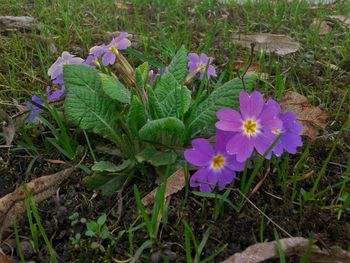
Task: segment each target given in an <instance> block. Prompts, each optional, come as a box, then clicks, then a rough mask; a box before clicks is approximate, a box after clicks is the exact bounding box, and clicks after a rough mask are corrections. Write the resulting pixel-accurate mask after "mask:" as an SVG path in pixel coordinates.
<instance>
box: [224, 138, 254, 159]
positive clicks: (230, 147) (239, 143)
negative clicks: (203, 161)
mask: <svg viewBox="0 0 350 263" xmlns="http://www.w3.org/2000/svg"><path fill="white" fill-rule="evenodd" d="M226 150H227V153H228V154H230V155H236V158H237V161H238V162H245V161H246V160H247V159H248V158H249V157H250V156H251V155H252V153H253V150H254V144H253V141H252V140H250V138H248V137H247V136H245V135H243V134H241V133H237V134H236V135H234V136H233V137H232V138H231V139H230V140H229V141H228V143H227V146H226Z"/></svg>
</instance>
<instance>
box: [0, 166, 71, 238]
mask: <svg viewBox="0 0 350 263" xmlns="http://www.w3.org/2000/svg"><path fill="white" fill-rule="evenodd" d="M74 169H75V167H71V168H67V169H65V170H62V171H60V172H58V173H55V174H51V175H46V176H42V177H39V178H37V179H34V180H33V181H31V182H29V183H27V184H26V185H27V189H28V191H29V193H31V194H32V195H33V198H34V200H35V202H37V203H39V202H41V201H44V200H46V199H47V198H49V197H50V196H52V195H53V194H54V193H56V191H57V189H58V187H59V186H60V184H61V183H62V182H63V180H65V179H66V178H67V177H68V176H69V175H70V174H71V173H72V172H73V171H74ZM24 200H25V191H24V186H20V187H19V188H18V189H16V190H15V191H13V192H12V193H9V194H7V195H5V196H4V197H2V198H1V199H0V238H1V234H2V233H3V231H4V230H5V229H7V228H8V227H9V226H11V224H12V221H13V220H14V219H15V218H17V217H19V216H20V215H21V214H22V213H23V212H24V211H25V205H24Z"/></svg>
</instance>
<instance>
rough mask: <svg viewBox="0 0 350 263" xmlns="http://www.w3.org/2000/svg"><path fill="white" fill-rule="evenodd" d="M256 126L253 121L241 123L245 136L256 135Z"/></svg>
mask: <svg viewBox="0 0 350 263" xmlns="http://www.w3.org/2000/svg"><path fill="white" fill-rule="evenodd" d="M257 126H258V124H257V123H256V122H255V121H253V120H250V119H249V120H246V121H245V122H244V123H243V130H244V133H245V134H247V135H256V134H257V133H258V129H257Z"/></svg>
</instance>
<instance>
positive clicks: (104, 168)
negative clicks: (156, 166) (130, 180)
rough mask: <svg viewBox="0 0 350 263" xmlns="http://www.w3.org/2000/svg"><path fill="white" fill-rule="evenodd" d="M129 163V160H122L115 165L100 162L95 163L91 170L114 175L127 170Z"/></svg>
mask: <svg viewBox="0 0 350 263" xmlns="http://www.w3.org/2000/svg"><path fill="white" fill-rule="evenodd" d="M130 163H131V162H130V160H124V161H123V162H122V163H121V164H119V165H115V164H114V163H111V162H108V161H100V162H96V163H95V164H94V166H92V168H91V169H92V170H93V171H94V172H109V173H116V172H120V171H123V170H125V169H126V168H128V167H129V165H130Z"/></svg>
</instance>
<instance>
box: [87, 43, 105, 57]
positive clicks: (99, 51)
mask: <svg viewBox="0 0 350 263" xmlns="http://www.w3.org/2000/svg"><path fill="white" fill-rule="evenodd" d="M106 51H107V47H106V45H101V46H94V47H92V48H90V54H91V55H94V56H95V57H101V56H102V55H103V53H104V52H106Z"/></svg>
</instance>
